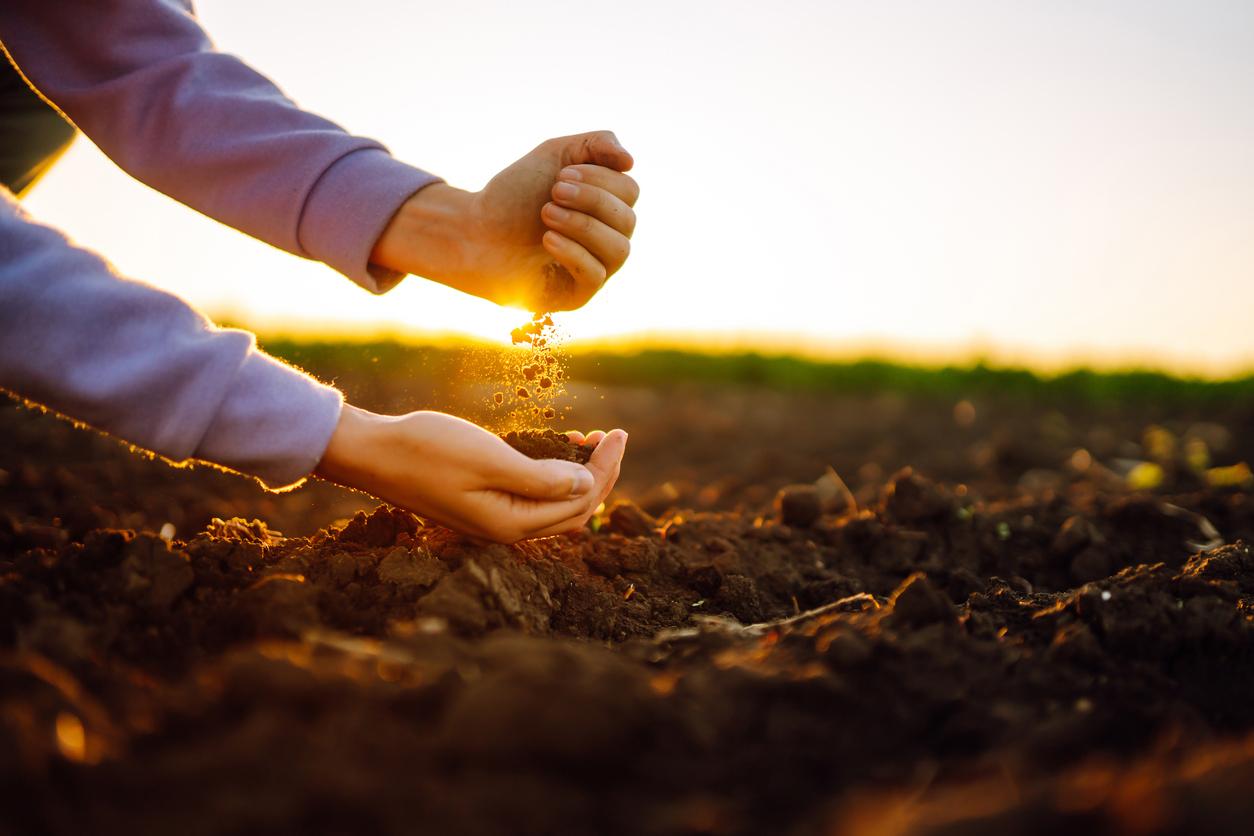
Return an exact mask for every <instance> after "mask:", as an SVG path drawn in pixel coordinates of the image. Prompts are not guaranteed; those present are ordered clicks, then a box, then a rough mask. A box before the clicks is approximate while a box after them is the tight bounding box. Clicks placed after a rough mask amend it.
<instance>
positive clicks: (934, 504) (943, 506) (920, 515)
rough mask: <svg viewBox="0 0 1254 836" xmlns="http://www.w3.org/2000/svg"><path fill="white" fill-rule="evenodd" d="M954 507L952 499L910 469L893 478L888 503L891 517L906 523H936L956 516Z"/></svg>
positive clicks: (888, 511) (887, 497)
mask: <svg viewBox="0 0 1254 836" xmlns="http://www.w3.org/2000/svg"><path fill="white" fill-rule="evenodd" d="M954 508H955V503H954V501H953V499H952V498H951V497H950V496H948V495H947V494H946V493H944V492H943V491H941V490H940V489H939V488H938V487H937V485H936V484H934V483H933V482H931V481H930V480H928V479H925V478H924V477H922V476H920V475H919V474H917V473H915V472H914V470H913V469H912V468H909V467H907V468H903V469H902V470H900V471H898V472H897V473H896V474H895V475H894V476H893V478H892V481H891V482H889V484H888V490H887V493H886V495H885V501H884V510H885V513H886V514H887V516H888V517H889V518H890V519H892V520H893V521H895V522H899V523H905V524H913V523H923V522H928V521H930V520H936V519H938V518H941V517H944V516H946V515H948V514H951V513H953V511H954Z"/></svg>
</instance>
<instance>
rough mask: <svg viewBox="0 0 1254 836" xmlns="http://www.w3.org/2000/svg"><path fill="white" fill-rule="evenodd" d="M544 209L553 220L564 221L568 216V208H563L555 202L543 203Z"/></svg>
mask: <svg viewBox="0 0 1254 836" xmlns="http://www.w3.org/2000/svg"><path fill="white" fill-rule="evenodd" d="M544 211H545V212H547V213H548V215H549V217H550V218H552V219H553V220H555V221H564V220H566V219H567V218H569V217H570V210H569V209H563V208H562V207H560V206H558V205H557V204H556V203H548V204H545V206H544Z"/></svg>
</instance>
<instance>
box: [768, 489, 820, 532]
mask: <svg viewBox="0 0 1254 836" xmlns="http://www.w3.org/2000/svg"><path fill="white" fill-rule="evenodd" d="M775 513H776V514H777V515H778V517H779V521H780V522H781V523H783V524H784V525H791V526H796V527H797V528H809V527H810V526H812V525H813V524H814V521H815V520H817V519H818V518H819V517H820V516H821V515H822V514H823V499H822V497H821V496H819V491H818V489H817V488H815V487H814V485H787V486H785V487H783V488H780V491H779V493H778V494H776V495H775Z"/></svg>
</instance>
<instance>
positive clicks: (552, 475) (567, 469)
mask: <svg viewBox="0 0 1254 836" xmlns="http://www.w3.org/2000/svg"><path fill="white" fill-rule="evenodd" d="M510 452H511V453H516V451H514V450H511V451H510ZM492 481H493V483H494V484H493V486H494V487H498V488H500V489H501V490H505V491H508V492H510V493H513V494H517V495H518V496H524V497H527V498H528V499H537V500H542V501H553V500H566V499H572V498H574V497H582V496H584V495H586V494H587V493H588V492H589V491H591V490H593V488H594V487H595V477H594V476H593V474H592V472H591V471H589V470H588V468H586V467H584V466H582V465H580V464H576V463H575V462H564V461H557V460H555V459H543V460H540V461H536V460H535V459H530V458H528V457H527V456H524V455H523V454H522V453H517V455H511V456H502V457H501V461H500V463H499V464H498V465H497V472H496V473H495V474H494V478H493V480H492Z"/></svg>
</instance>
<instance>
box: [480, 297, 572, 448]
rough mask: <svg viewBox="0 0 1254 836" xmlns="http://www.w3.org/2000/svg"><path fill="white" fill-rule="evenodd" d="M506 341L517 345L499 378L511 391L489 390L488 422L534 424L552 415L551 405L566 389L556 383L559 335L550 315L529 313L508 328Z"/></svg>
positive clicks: (512, 426)
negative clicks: (516, 324)
mask: <svg viewBox="0 0 1254 836" xmlns="http://www.w3.org/2000/svg"><path fill="white" fill-rule="evenodd" d="M510 341H511V342H512V343H513V344H514V346H515V347H517V348H518V349H521V352H520V354H519V355H518V356H517V357H516V358H515V359H514V360H513V361H511V362H509V363H508V364H507V365H506V373H505V377H506V379H505V380H504V381H502V382H503V383H504V384H506V385H508V386H509V387H512V391H513V394H512V395H508V396H507V395H506V394H505V392H501V391H498V392H494V393H493V395H492V405H493V407H494V409H493V415H492V418H491V423H492V424H493V426H496V427H498V428H509V429H517V428H520V427H526V426H528V425H531V424H535V423H536V422H537V420H538V419H544V420H552V419H554V418H556V417H557V414H558V411H557V409H555V407H554V405H555V404H556V403H557V402H558V400H559V399H561V397H562V396H563V395H565V393H566V390H565V388H564V387H563V386H562V385H561V383H560V381H561V380H562V377H563V370H562V365H563V360H562V354H561V347H562V337H561V335H560V333H559V331H558V328H557V326H556V324H555V323H554V322H553V317H552V315H551V314H547V313H537V314H533V315H532V317H531V319H530V320H529V321H527V322H525V323H524V324H522V325H520V326H519V327H517V328H515V329H514V330H513V331H512V332H510Z"/></svg>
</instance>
